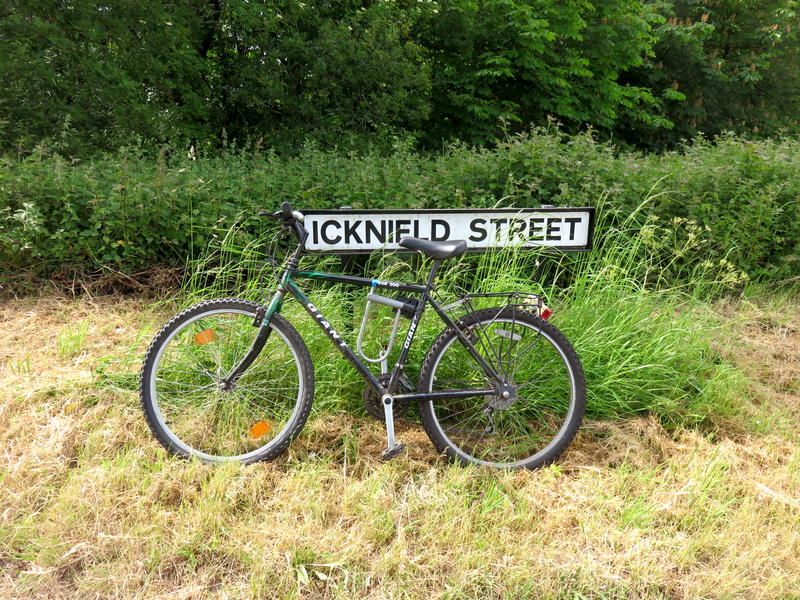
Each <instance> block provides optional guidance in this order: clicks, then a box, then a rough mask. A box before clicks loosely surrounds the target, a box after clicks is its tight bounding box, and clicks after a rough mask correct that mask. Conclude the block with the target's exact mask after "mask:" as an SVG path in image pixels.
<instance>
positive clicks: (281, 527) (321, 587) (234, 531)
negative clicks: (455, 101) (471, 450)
mask: <svg viewBox="0 0 800 600" xmlns="http://www.w3.org/2000/svg"><path fill="white" fill-rule="evenodd" d="M634 218H635V215H634V216H632V217H631V219H634ZM617 222H618V223H619V224H618V225H616V226H614V227H612V226H611V225H604V224H603V223H602V222H601V223H600V225H601V226H603V227H604V237H603V240H604V243H603V246H602V247H598V248H597V250H596V251H595V252H593V253H591V254H586V255H579V256H568V257H563V258H561V259H559V260H556V259H554V258H553V257H552V256H551V255H547V254H544V253H539V254H537V253H521V252H513V251H512V252H506V253H500V254H486V255H483V256H482V257H477V258H476V257H465V258H464V259H462V260H460V261H455V262H454V263H453V264H452V265H448V267H450V268H449V269H448V270H447V271H446V272H444V273H443V276H442V279H441V282H440V285H439V291H440V293H441V295H442V296H443V299H444V300H447V299H451V298H452V297H454V295H455V294H456V293H457V292H458V289H459V287H463V286H469V287H471V288H472V289H473V290H474V291H496V290H503V289H509V288H512V289H522V290H527V291H534V292H539V293H544V294H545V295H546V297H547V298H548V300H549V301H550V303H551V304H552V306H553V307H554V308H555V309H556V316H555V317H554V323H555V324H556V325H557V326H558V327H559V328H561V329H562V330H564V331H565V332H566V333H567V335H568V337H569V338H570V339H571V340H572V341H573V343H574V345H575V347H576V349H577V350H578V353H579V354H580V356H581V358H582V361H583V364H584V367H585V370H586V373H587V388H588V392H589V395H588V411H587V421H586V423H585V425H584V426H583V427H582V429H581V432H580V434H579V435H578V437H577V438H576V440H575V442H574V443H573V444H572V445H571V446H570V448H569V449H568V450H567V452H566V453H565V455H564V456H563V457H562V458H561V459H560V460H559V462H558V464H557V465H555V466H551V467H548V468H545V469H542V470H540V471H536V472H495V471H490V470H484V469H475V468H466V469H465V468H460V467H454V466H451V465H449V464H447V463H445V462H443V461H442V460H441V459H440V458H439V457H438V456H437V455H436V452H435V450H434V448H433V446H432V445H431V444H430V442H429V441H428V440H427V438H426V436H425V434H424V432H423V431H422V430H421V429H419V428H417V427H414V426H411V425H401V426H399V427H398V434H399V437H400V438H401V439H403V440H404V441H405V442H406V445H407V448H408V451H407V453H406V454H404V455H403V456H401V457H400V458H398V459H396V460H394V461H392V462H390V463H382V462H380V461H379V459H378V456H379V452H380V450H381V449H382V448H383V445H384V444H385V432H384V431H383V428H382V427H381V425H380V424H379V423H377V422H375V421H371V420H369V419H367V418H366V417H365V412H364V409H363V406H362V402H361V392H362V390H363V382H361V380H360V379H358V377H357V375H356V374H355V373H354V371H353V369H352V368H351V367H350V366H349V365H348V364H347V363H346V362H345V361H343V360H341V359H340V357H339V356H338V354H336V353H335V350H333V349H332V348H331V346H330V344H329V343H328V341H327V339H326V338H325V337H324V336H322V335H321V334H320V332H319V331H318V330H317V329H316V326H315V325H314V324H313V322H311V320H310V319H308V318H307V317H306V316H305V315H301V313H300V308H299V307H298V306H297V304H296V303H291V302H290V303H288V304H287V305H286V307H285V310H284V315H285V316H287V317H288V318H289V319H290V320H291V321H292V323H294V324H295V325H296V326H297V327H298V329H299V330H300V332H301V334H302V335H303V337H304V338H305V339H306V340H307V342H308V343H309V349H310V351H311V354H312V358H313V360H314V364H315V368H316V371H317V382H318V384H317V391H316V397H315V404H314V407H315V409H314V411H313V412H312V416H311V419H310V421H309V423H308V425H307V426H306V428H305V429H304V430H303V432H302V433H301V435H300V436H299V438H298V439H297V440H295V441H294V442H293V443H292V445H291V446H290V448H289V450H288V451H287V453H286V454H285V455H283V456H282V457H280V458H279V459H278V460H277V461H275V462H273V463H269V464H258V465H254V466H252V467H242V466H240V465H225V466H222V467H208V466H204V465H201V464H199V463H196V462H183V461H180V460H177V459H175V458H174V457H171V456H170V455H168V454H167V453H166V452H165V451H164V450H163V449H162V448H161V447H160V446H158V445H157V444H156V442H155V441H154V440H153V438H152V436H151V435H150V432H149V430H148V429H147V426H146V424H145V422H144V419H143V417H142V414H141V409H140V407H139V403H138V395H137V391H136V389H137V385H138V381H137V375H136V370H137V369H138V366H139V364H140V361H141V357H142V355H143V353H144V349H145V347H146V345H147V344H148V343H149V340H150V339H151V338H152V335H153V333H154V332H155V330H156V329H157V328H158V327H159V326H160V324H163V323H164V322H165V321H166V320H167V319H168V318H169V316H171V315H172V314H174V313H175V312H176V310H178V309H179V308H181V307H183V306H185V305H186V304H190V303H192V302H195V301H197V300H198V299H200V298H208V297H213V296H221V295H228V294H230V293H232V292H235V293H237V294H240V295H243V296H246V297H250V298H261V297H262V291H261V290H260V289H259V287H258V285H257V284H256V282H257V281H258V278H257V277H256V275H257V274H259V273H269V269H270V267H269V266H264V262H263V259H264V255H263V253H262V251H261V250H260V248H261V247H262V246H257V245H253V244H250V245H243V244H240V243H239V242H238V241H237V235H236V231H235V230H230V231H228V232H227V233H226V234H225V235H224V236H221V237H220V242H219V244H218V245H217V247H216V248H213V249H212V252H211V253H209V254H208V255H207V256H205V257H204V258H202V259H200V260H199V261H198V262H197V263H196V264H195V268H194V269H193V270H191V271H190V276H189V278H188V279H187V281H186V282H185V283H186V285H185V287H184V289H183V291H182V293H181V294H179V295H178V296H177V297H168V298H165V299H164V300H163V301H161V302H156V303H153V301H152V300H136V299H131V298H128V299H124V300H123V299H120V298H115V297H110V298H100V297H95V298H90V297H85V298H84V299H83V300H80V301H74V300H72V301H67V300H62V299H59V298H56V297H52V296H50V297H42V298H38V299H37V298H29V299H22V300H14V301H7V302H5V303H4V304H3V305H2V306H0V323H2V325H3V327H2V328H0V365H2V367H0V368H2V371H0V373H2V376H3V380H4V384H5V385H4V386H3V388H2V389H0V568H1V569H2V572H3V575H2V577H0V597H23V598H26V597H41V598H62V597H64V598H91V597H103V598H130V597H136V598H167V597H168V598H201V597H202V598H207V597H211V598H263V597H278V598H376V597H381V598H404V599H405V598H409V599H416V598H434V599H436V600H439V599H445V598H453V599H456V598H457V599H459V600H460V599H464V598H466V599H470V598H476V599H477V598H498V599H500V598H502V599H505V598H509V599H511V598H514V599H517V598H537V599H539V598H544V599H553V600H555V599H559V600H560V599H564V600H566V599H570V600H573V599H579V598H581V599H582V598H592V599H600V598H614V599H622V598H626V599H628V598H650V599H657V598H658V599H661V598H663V599H667V598H669V599H676V598H714V599H727V598H754V599H762V598H763V599H779V598H780V599H782V598H792V597H800V584H798V582H799V581H800V559H798V556H800V496H798V493H797V490H798V487H800V434H798V427H797V422H796V421H797V414H798V408H800V400H799V397H800V394H799V393H798V389H799V388H798V386H799V385H800V371H798V365H799V364H800V350H798V349H800V338H799V337H798V335H800V320H798V316H797V315H798V314H800V310H798V308H800V303H798V300H797V297H796V295H792V294H790V293H788V292H786V293H780V294H777V293H775V292H772V291H771V292H769V293H765V292H764V291H763V290H759V289H758V288H756V287H754V286H749V287H744V288H743V287H742V286H743V285H744V282H743V280H742V279H741V278H740V276H739V274H738V273H737V272H736V271H735V270H733V269H731V268H729V265H726V264H725V263H723V262H721V261H717V262H715V263H711V262H707V261H703V262H702V263H700V262H686V261H683V262H681V261H680V260H678V259H677V258H676V257H678V255H679V253H681V252H682V251H683V250H682V247H680V246H675V245H674V240H673V239H671V238H670V234H669V228H670V227H671V226H672V225H671V224H670V225H661V224H659V223H655V222H651V221H648V222H647V223H645V227H638V226H635V223H634V222H633V221H626V220H624V219H623V220H617ZM681 225H682V226H686V225H687V224H686V223H681ZM370 260H371V263H370V269H371V271H370V272H371V273H372V274H374V275H376V276H378V277H380V278H382V279H387V278H388V279H401V280H402V279H404V278H407V279H413V278H414V276H415V272H416V267H419V265H417V264H415V263H414V262H413V261H414V260H415V259H413V258H412V259H409V258H408V257H403V256H400V257H396V256H374V257H372V258H371V259H370ZM537 261H539V266H540V267H541V269H542V270H541V272H540V275H541V277H532V275H531V274H532V273H533V272H534V270H536V269H537ZM423 268H424V265H423ZM676 269H678V270H680V269H684V270H687V271H685V272H684V273H683V274H679V275H681V276H680V277H679V279H680V280H684V281H686V280H691V281H694V282H695V285H694V286H692V287H691V288H690V287H674V286H673V287H669V286H667V285H665V284H664V282H665V281H667V280H672V278H671V276H670V273H673V274H674V272H675V270H676ZM537 281H545V282H549V283H547V284H546V285H545V286H544V287H542V286H541V285H540V284H537V283H536V282H537ZM273 283H274V282H273ZM270 285H271V284H270V281H269V279H268V280H267V283H266V289H267V290H269V289H270ZM742 289H743V290H744V293H737V294H736V295H733V294H732V293H731V291H732V290H739V291H741V290H742ZM726 290H727V295H725V294H722V292H724V291H726ZM345 294H346V292H345V290H344V289H343V288H341V287H337V286H334V287H331V288H323V287H314V288H313V289H312V291H311V294H310V295H311V297H312V298H313V300H314V302H315V305H316V306H317V307H318V308H319V309H320V310H321V311H322V312H323V313H324V314H325V315H326V316H329V317H330V318H331V321H332V322H333V324H334V326H335V327H336V328H337V330H339V331H340V332H342V333H343V334H345V335H346V336H350V337H349V339H350V340H351V341H352V339H353V337H352V336H353V335H354V330H353V328H354V327H356V326H357V323H356V320H357V318H358V315H359V310H360V307H362V306H363V297H361V296H356V297H355V299H356V300H355V303H354V306H353V309H352V313H351V312H349V311H348V308H347V304H348V302H347V301H348V298H353V297H352V296H346V295H345ZM721 294H722V295H721ZM712 299H713V300H712ZM301 317H302V318H301ZM75 324H78V325H75ZM84 324H85V325H84ZM388 326H389V315H388V314H384V315H383V316H382V317H379V318H376V319H375V320H373V321H372V322H371V323H370V327H371V328H373V334H375V335H376V336H377V334H379V333H380V332H381V331H383V332H384V333H385V332H386V328H387V327H388ZM440 329H441V324H439V323H438V321H435V320H433V319H427V320H425V321H423V323H422V324H421V326H420V328H419V333H418V337H417V341H416V343H415V351H414V354H412V356H411V364H414V365H418V364H419V362H420V360H421V358H422V353H423V352H424V350H425V349H426V347H427V346H428V344H429V343H430V342H431V341H432V340H433V338H434V336H435V335H436V334H437V333H438V332H439V330H440ZM81 331H83V333H81ZM20 365H25V367H24V368H21V367H20ZM409 374H410V375H411V376H412V378H413V376H415V375H416V373H414V370H413V369H411V370H410V373H409Z"/></svg>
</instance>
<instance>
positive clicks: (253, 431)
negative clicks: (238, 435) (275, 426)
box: [250, 421, 272, 440]
mask: <svg viewBox="0 0 800 600" xmlns="http://www.w3.org/2000/svg"><path fill="white" fill-rule="evenodd" d="M270 429H272V425H271V424H270V423H269V421H259V422H258V423H256V424H255V425H253V426H252V427H251V428H250V435H251V436H252V437H253V439H254V440H257V439H258V438H260V437H261V436H262V435H266V434H268V433H269V430H270Z"/></svg>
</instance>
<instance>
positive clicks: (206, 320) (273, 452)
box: [140, 298, 314, 463]
mask: <svg viewBox="0 0 800 600" xmlns="http://www.w3.org/2000/svg"><path fill="white" fill-rule="evenodd" d="M258 308H259V305H258V304H255V303H254V302H248V301H245V300H237V299H230V298H226V299H223V300H211V301H207V302H201V303H200V304H197V305H195V306H192V307H191V308H188V309H187V310H185V311H183V312H182V313H180V314H178V315H177V316H175V317H174V318H173V319H172V320H171V321H170V322H169V323H167V324H166V325H165V326H164V328H163V329H162V330H161V331H160V332H159V333H158V334H157V335H156V337H155V339H154V340H153V343H152V344H151V345H150V348H149V349H148V351H147V355H146V356H145V360H144V365H143V367H142V374H141V386H140V392H141V401H142V408H143V409H144V413H145V417H146V418H147V423H148V425H149V426H150V429H151V430H152V432H153V435H154V436H155V437H156V439H157V440H158V441H159V442H161V444H162V445H163V446H164V447H165V448H166V449H167V450H169V451H170V452H172V453H173V454H177V455H179V456H183V457H191V456H196V457H198V458H199V459H200V460H202V461H204V462H208V463H218V462H225V461H239V462H244V463H251V462H256V461H260V460H270V459H273V458H275V457H277V456H278V455H279V454H280V453H282V452H283V451H284V450H285V449H286V447H287V446H288V445H289V442H290V441H291V440H292V439H293V438H294V437H295V436H296V435H297V434H298V433H299V431H300V429H302V427H303V425H304V424H305V422H306V419H307V418H308V414H309V412H310V410H311V402H312V399H313V397H314V370H313V366H312V364H311V357H310V356H309V354H308V349H307V348H306V345H305V343H303V340H302V339H301V338H300V335H299V334H298V333H297V331H296V330H295V329H294V327H292V326H291V324H289V322H288V321H286V319H284V318H283V317H281V316H280V315H273V317H272V319H271V320H270V323H269V327H270V328H271V332H270V336H269V338H268V340H267V343H266V345H265V346H264V348H263V350H262V351H261V353H260V354H259V355H258V357H257V358H256V360H255V361H254V362H253V364H251V365H250V367H249V368H248V369H247V370H246V371H245V372H244V373H243V374H242V376H241V377H240V378H239V379H238V380H237V381H236V383H235V385H233V386H232V387H231V388H230V389H224V387H225V386H224V385H221V381H222V379H223V378H224V377H225V376H227V375H228V374H229V373H231V372H232V370H233V368H234V367H235V366H236V365H237V364H239V362H241V360H242V358H243V357H244V356H245V355H246V353H247V351H248V350H249V349H250V347H251V345H252V343H253V340H254V338H255V336H256V334H257V333H258V329H259V328H258V327H255V326H254V325H253V322H254V319H255V316H256V311H257V310H258Z"/></svg>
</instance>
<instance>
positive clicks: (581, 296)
mask: <svg viewBox="0 0 800 600" xmlns="http://www.w3.org/2000/svg"><path fill="white" fill-rule="evenodd" d="M656 200H657V198H656V197H655V195H651V196H650V197H648V198H646V199H645V200H644V201H643V202H642V203H641V205H640V206H639V207H638V208H639V210H638V211H635V212H633V213H629V214H628V215H626V216H622V215H621V214H620V213H621V211H620V210H619V209H618V208H616V207H615V206H614V205H613V203H612V202H610V201H608V200H606V201H603V202H601V204H600V205H599V206H598V213H599V222H598V229H599V231H601V232H603V233H602V235H603V243H602V244H601V245H600V246H599V247H598V248H597V250H596V251H594V252H591V253H586V254H580V255H573V256H567V255H563V254H560V255H559V254H552V253H549V252H547V251H531V250H519V249H510V250H503V251H500V252H489V253H485V254H479V255H464V256H462V257H460V258H459V259H454V260H450V261H447V262H446V263H444V264H443V266H442V269H441V272H440V273H441V274H440V276H439V277H438V280H437V289H436V293H437V295H438V296H439V299H440V300H441V302H442V303H443V304H447V303H449V302H451V301H452V300H454V299H455V298H456V296H457V294H458V293H459V292H460V291H463V290H468V291H472V292H500V291H508V290H519V291H523V292H533V293H538V294H543V295H544V297H545V298H546V300H547V302H548V304H549V305H550V306H551V307H552V308H553V309H554V310H555V314H554V317H553V323H554V324H555V325H556V326H557V327H558V328H559V329H561V330H562V331H563V332H564V333H565V334H566V335H567V337H568V338H569V339H570V341H571V342H572V344H573V345H574V347H575V349H576V350H577V351H578V354H579V355H580V357H581V361H582V364H583V367H584V370H585V372H586V380H587V382H588V385H587V392H588V402H587V414H588V416H589V417H590V418H592V419H610V418H626V417H630V416H631V415H634V414H638V413H643V412H649V413H651V414H654V415H656V416H657V417H658V418H659V419H660V420H661V421H662V423H663V424H664V425H666V426H670V427H674V426H682V425H697V424H699V423H708V422H714V421H719V420H721V419H724V418H727V417H730V416H732V415H735V414H736V413H737V411H738V410H740V408H741V405H740V404H739V403H737V402H736V400H735V399H736V398H739V397H742V396H743V395H744V390H743V385H744V378H743V377H742V376H741V374H740V373H738V372H737V371H736V369H735V368H733V367H732V366H731V365H729V364H727V363H725V362H724V361H723V360H722V359H721V357H720V356H719V355H718V354H717V353H716V352H715V351H714V350H713V347H712V341H713V340H714V339H715V338H716V337H718V336H719V335H721V334H722V332H723V330H722V328H721V326H720V324H719V322H718V321H717V317H716V316H715V314H714V313H713V312H712V311H711V310H709V307H708V304H706V303H704V302H702V301H698V300H697V299H696V297H697V296H705V295H707V294H709V293H715V294H718V293H720V292H723V291H728V290H731V289H734V288H736V286H738V285H739V284H740V283H741V281H742V279H741V274H740V273H738V272H737V271H736V269H735V268H732V267H731V266H730V265H728V264H726V263H722V264H720V263H719V262H714V261H710V260H708V259H707V258H706V257H704V256H703V255H702V254H694V255H693V256H690V257H688V258H687V256H686V249H687V245H686V241H685V240H681V239H678V238H677V237H676V236H674V235H665V234H666V233H667V230H668V228H665V227H662V226H661V225H659V224H658V221H657V220H654V219H652V218H651V219H649V220H648V223H647V224H646V225H645V226H644V227H642V226H641V225H640V220H639V213H640V212H643V211H645V210H647V209H648V208H649V207H650V205H651V204H652V203H653V202H655V201H656ZM240 234H241V230H239V229H238V228H233V229H231V230H229V231H228V232H226V234H225V235H221V236H220V237H219V238H218V239H216V240H215V241H214V242H213V243H212V244H211V246H210V247H209V249H208V251H207V252H206V253H204V255H203V256H202V258H201V259H199V260H197V261H195V262H193V263H192V265H191V268H190V270H189V274H188V276H187V278H186V280H185V284H184V288H183V295H182V298H181V299H180V304H181V305H182V306H188V305H191V304H193V303H195V302H198V301H201V300H204V299H208V298H213V297H221V296H225V295H230V294H234V295H239V296H244V297H247V298H250V299H252V300H255V301H261V302H264V301H265V291H264V290H267V291H266V294H267V297H268V295H269V294H271V292H272V291H273V290H274V289H275V285H276V283H277V280H276V277H275V274H276V272H275V268H274V267H273V266H272V265H269V264H267V265H265V259H266V258H267V256H266V252H265V248H267V247H268V246H269V245H270V243H271V242H272V241H273V240H272V237H271V236H269V235H268V236H266V237H265V238H263V239H262V240H260V243H252V242H248V241H247V238H246V236H242V235H240ZM696 235H697V238H698V242H697V244H698V245H699V246H703V245H704V242H705V240H704V238H706V237H707V236H708V235H709V232H707V231H699V232H697V234H696ZM417 259H418V257H417V256H416V255H412V256H408V255H405V256H398V255H396V254H386V255H384V254H382V253H376V254H375V255H373V256H372V257H371V258H370V261H369V265H368V267H367V270H368V274H369V275H370V276H376V277H380V278H381V279H392V280H398V281H410V282H418V281H420V280H423V279H424V276H425V273H426V270H427V269H428V268H429V264H425V263H422V261H420V260H417ZM303 260H304V262H303V265H304V266H306V267H309V268H310V267H311V265H314V268H320V269H322V270H330V271H336V270H337V268H338V265H335V264H323V265H320V264H319V261H318V260H317V259H315V258H314V257H313V256H309V257H306V258H304V259H303ZM537 262H538V263H540V264H541V266H542V267H543V268H536V264H537ZM677 263H680V264H681V267H680V268H681V273H679V275H681V276H682V277H683V281H682V282H681V284H680V285H679V286H677V287H676V286H671V285H670V284H669V281H670V280H672V279H674V278H675V275H676V273H675V268H676V266H675V265H676V264H677ZM564 272H568V273H569V274H570V277H569V285H568V286H567V287H566V288H563V287H561V285H560V283H561V282H562V281H563V280H564V277H563V273H564ZM299 283H300V284H301V286H302V287H303V288H305V289H306V292H307V293H308V295H309V297H310V298H311V299H312V301H313V302H314V305H315V306H317V307H318V308H319V309H320V310H321V312H322V313H323V314H324V315H325V316H326V318H328V319H329V320H330V321H331V323H332V324H333V326H334V327H335V328H336V329H337V331H338V332H340V334H341V335H343V336H344V337H345V339H346V340H347V341H348V342H349V343H351V345H354V340H355V336H356V332H357V330H358V327H357V323H358V322H359V321H360V318H361V315H362V312H363V310H364V296H365V294H366V291H365V290H364V288H353V287H347V286H341V285H334V286H331V285H329V284H326V283H324V282H319V281H308V280H302V281H300V282H299ZM475 302H476V304H475V307H476V308H483V307H487V306H494V305H495V304H496V302H497V300H496V299H484V300H476V301H475ZM481 302H485V304H481ZM348 306H351V307H352V310H351V311H349V312H348V309H347V307H348ZM387 312H388V313H390V312H391V311H387ZM282 314H283V315H284V316H285V317H287V318H288V319H289V320H290V321H291V322H292V324H293V325H294V326H295V327H297V328H298V330H299V331H300V333H301V335H302V336H303V339H304V340H305V341H306V343H307V344H308V346H309V349H310V352H311V354H312V357H313V359H314V364H315V368H316V372H317V386H318V392H317V394H316V400H315V405H314V406H315V410H317V411H320V412H323V413H325V412H353V411H356V412H359V411H361V412H363V404H362V400H361V391H362V390H363V388H364V383H363V380H362V379H361V378H360V377H359V376H358V375H357V373H356V371H355V370H354V369H353V368H352V367H351V366H350V365H349V363H348V362H347V361H345V360H344V359H343V358H341V356H340V355H339V353H338V352H337V350H336V349H335V348H334V347H333V346H332V345H331V344H330V342H329V340H328V338H327V337H326V336H325V335H324V334H323V333H322V332H321V331H320V330H319V327H318V326H317V324H316V323H314V321H313V320H312V319H310V318H309V317H308V315H307V314H306V312H305V311H304V310H303V308H302V307H301V306H299V305H298V303H297V302H294V301H292V300H287V301H286V302H285V303H284V306H283V309H282ZM452 316H454V317H456V318H457V317H458V316H462V314H461V313H460V312H459V309H455V312H454V314H453V315H452ZM392 317H393V315H391V314H386V315H385V316H384V318H383V320H382V321H380V320H379V319H375V320H374V321H377V322H378V324H379V325H378V327H377V328H376V325H375V323H374V322H373V323H372V324H371V325H370V326H369V330H368V336H367V337H368V338H369V339H371V340H373V342H374V343H375V344H376V349H375V352H373V354H374V353H376V352H377V348H382V345H381V344H382V343H383V342H385V341H386V340H388V337H389V333H390V330H391V323H392ZM404 322H405V323H407V321H404ZM381 326H382V328H381ZM443 328H444V324H443V323H442V322H441V320H440V319H439V318H438V317H437V316H436V315H435V314H434V313H433V311H432V310H429V312H427V313H426V314H425V317H424V318H423V320H422V321H421V324H420V327H419V328H418V329H417V334H416V338H415V342H414V346H413V347H412V351H411V352H412V354H411V358H410V361H409V368H408V374H409V376H410V377H412V379H413V378H414V377H415V376H416V374H417V369H418V366H419V363H420V362H421V361H422V359H423V357H424V354H425V351H426V350H427V347H428V346H429V345H430V344H431V343H432V342H433V340H434V339H435V338H436V336H437V334H438V333H440V332H441V331H442V329H443ZM400 331H401V334H400V337H401V338H402V331H403V330H402V329H401V330H400ZM398 346H399V344H398ZM398 351H399V348H398V347H397V346H396V347H395V349H394V350H393V352H394V354H393V355H392V356H391V357H390V360H389V363H390V364H392V363H393V361H394V357H395V356H396V355H397V352H398Z"/></svg>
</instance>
